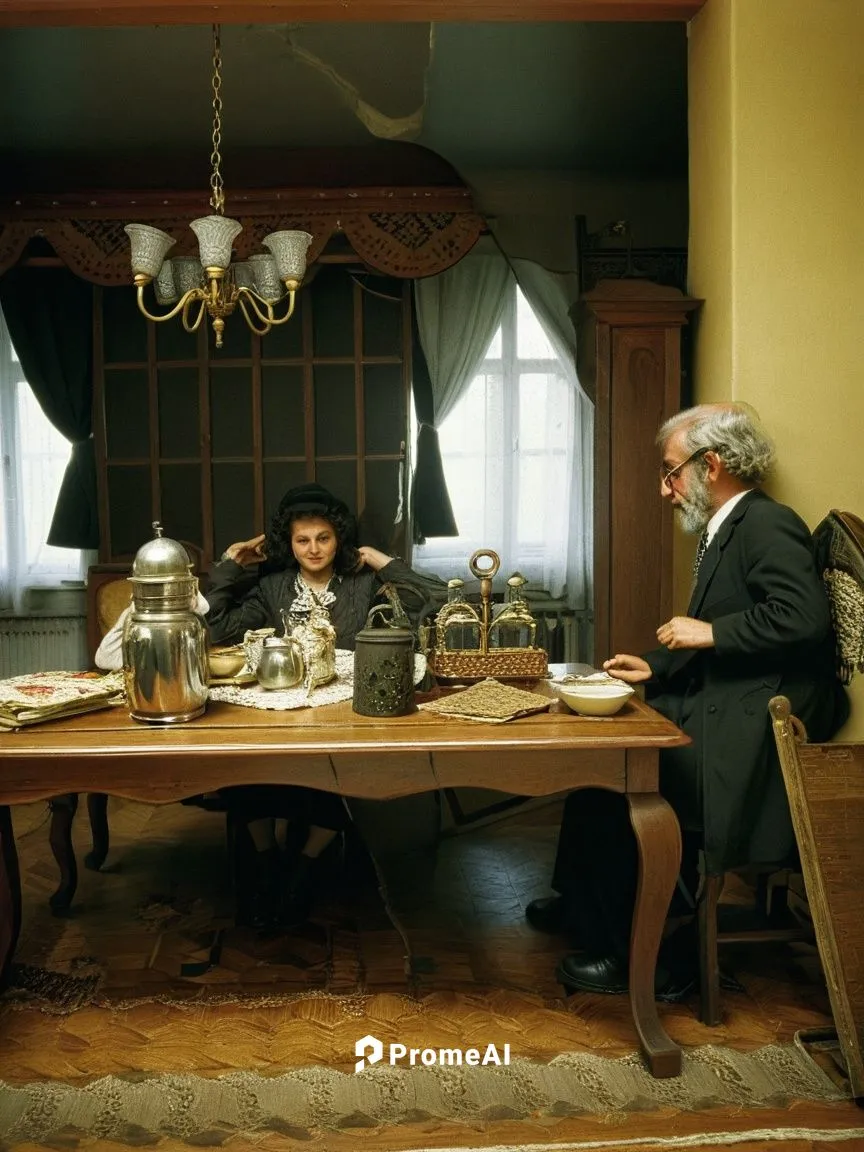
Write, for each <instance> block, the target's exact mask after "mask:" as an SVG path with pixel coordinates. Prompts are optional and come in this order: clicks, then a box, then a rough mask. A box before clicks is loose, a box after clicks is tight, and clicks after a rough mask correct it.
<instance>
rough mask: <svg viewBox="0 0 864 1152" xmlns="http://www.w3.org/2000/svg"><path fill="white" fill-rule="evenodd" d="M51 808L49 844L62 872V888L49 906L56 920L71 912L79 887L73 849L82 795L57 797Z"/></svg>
mask: <svg viewBox="0 0 864 1152" xmlns="http://www.w3.org/2000/svg"><path fill="white" fill-rule="evenodd" d="M48 806H49V808H50V809H51V832H50V835H49V837H48V842H49V844H50V845H51V851H52V852H53V853H54V859H55V860H56V861H57V867H58V868H59V869H60V886H59V887H58V888H57V891H56V892H54V893H53V894H52V895H51V896H50V897H49V898H48V904H49V906H50V908H51V911H52V912H53V914H54V915H55V916H62V915H63V914H64V913H65V912H68V911H69V907H70V905H71V903H72V900H73V899H74V897H75V889H76V888H77V887H78V865H77V863H76V862H75V849H74V848H73V847H72V821H73V820H74V819H75V813H76V811H77V810H78V793H77V792H67V793H66V795H65V796H55V797H54V798H53V799H52V800H49V801H48Z"/></svg>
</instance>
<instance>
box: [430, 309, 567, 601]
mask: <svg viewBox="0 0 864 1152" xmlns="http://www.w3.org/2000/svg"><path fill="white" fill-rule="evenodd" d="M512 305H513V306H511V307H508V308H506V309H505V312H504V317H503V320H502V326H501V329H500V330H499V332H498V333H497V334H496V337H495V340H494V341H493V342H492V346H491V347H490V349H489V352H488V355H487V358H486V360H485V361H484V364H483V369H484V371H483V372H482V373H480V374H478V376H477V377H475V379H474V380H473V381H472V382H471V385H470V386H469V387H468V389H467V390H466V392H465V393H464V395H463V396H462V397H461V399H460V400H459V402H458V403H457V405H456V407H455V408H454V409H453V411H452V412H451V413H450V414H449V415H448V416H447V418H446V420H445V421H444V422H443V424H442V427H441V428H440V429H439V444H440V447H441V455H442V461H443V465H444V473H445V476H446V478H447V487H448V491H449V495H450V500H451V504H452V507H453V514H454V516H455V518H456V523H457V526H458V528H459V536H458V537H454V538H439V539H432V540H429V541H427V543H426V544H425V545H423V546H422V547H420V548H416V549H415V551H414V564H415V566H416V567H417V568H419V569H420V570H421V571H422V570H426V571H432V572H436V573H437V574H438V575H440V576H443V577H445V578H448V577H450V576H454V575H457V574H458V575H461V576H463V578H464V577H465V576H466V568H467V562H468V559H469V557H470V555H471V553H472V552H473V551H475V550H476V549H477V548H481V547H483V548H492V549H494V550H495V551H496V552H497V553H498V554H499V556H500V558H501V569H500V571H499V575H498V576H497V577H496V579H495V591H496V592H497V593H502V592H503V591H504V582H505V580H506V578H507V576H508V575H509V574H510V573H511V572H513V571H515V570H517V569H518V570H519V571H521V572H522V573H523V575H525V576H526V577H527V579H528V581H529V591H536V590H539V589H541V588H542V589H545V590H546V591H548V592H549V593H550V594H551V595H553V596H560V595H561V594H562V592H563V591H564V586H565V583H566V580H567V554H568V534H569V533H570V532H571V531H573V530H575V531H580V530H581V528H580V526H578V525H575V526H574V525H572V524H571V522H570V519H571V518H570V511H571V490H572V483H573V469H574V461H573V452H574V419H575V406H574V403H573V396H572V385H571V384H570V383H569V382H568V380H567V378H566V376H564V375H563V374H560V370H559V366H558V362H557V358H556V357H555V355H554V353H553V350H552V348H551V346H550V344H549V342H548V340H547V339H546V337H545V335H544V333H543V331H542V329H541V327H540V325H539V323H538V321H537V320H536V318H535V317H534V316H533V315H532V314H531V310H530V308H529V306H528V304H527V302H526V301H525V299H524V297H522V296H521V294H520V295H519V296H518V297H514V299H513V301H512ZM517 348H518V354H517ZM538 361H541V362H542V361H546V362H547V363H548V365H549V369H550V370H549V371H546V372H543V371H536V368H537V367H538V366H539V365H538ZM527 368H531V369H535V370H534V371H526V370H525V369H527Z"/></svg>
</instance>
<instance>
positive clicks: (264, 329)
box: [237, 289, 270, 336]
mask: <svg viewBox="0 0 864 1152" xmlns="http://www.w3.org/2000/svg"><path fill="white" fill-rule="evenodd" d="M244 294H245V293H244V290H243V289H241V290H240V295H239V296H238V298H237V303H238V304H239V305H240V311H241V312H242V313H243V319H244V320H245V321H246V323H247V324H248V325H249V327H250V328H251V329H252V331H253V332H254V333H255V335H256V336H266V335H267V333H268V332H269V331H270V321H269V320H267V319H266V318H265V317H264V316H262V315H261V313H260V312H259V310H258V308H257V307H255V301H254V300H250V303H251V304H252V307H253V309H254V311H255V315H256V316H258V318H259V319H260V320H261V321H262V324H261V327H260V328H258V327H256V325H255V321H254V319H253V318H252V316H251V315H250V313H249V309H248V307H247V304H246V300H245V299H244Z"/></svg>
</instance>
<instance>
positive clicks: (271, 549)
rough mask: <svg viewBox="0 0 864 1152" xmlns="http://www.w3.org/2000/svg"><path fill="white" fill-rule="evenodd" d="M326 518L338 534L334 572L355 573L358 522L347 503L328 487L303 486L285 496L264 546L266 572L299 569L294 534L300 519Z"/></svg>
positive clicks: (340, 574) (342, 574)
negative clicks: (293, 547)
mask: <svg viewBox="0 0 864 1152" xmlns="http://www.w3.org/2000/svg"><path fill="white" fill-rule="evenodd" d="M314 519H319V520H326V521H327V523H328V524H329V525H330V526H331V527H332V529H333V531H334V532H335V533H336V541H337V547H336V555H335V557H334V559H333V571H334V572H335V573H336V575H337V576H344V575H345V574H346V573H348V572H353V571H354V569H355V568H356V567H357V564H358V561H359V556H358V554H357V521H356V520H355V518H354V516H352V514H351V513H350V512H349V511H348V508H347V506H346V505H345V504H343V503H342V501H341V500H339V499H338V498H337V497H336V496H333V495H332V493H330V492H328V491H327V490H326V488H321V487H319V486H318V485H311V484H309V485H303V486H302V487H300V488H294V489H292V490H291V491H290V492H288V493H286V495H285V496H284V497H283V498H282V502H281V503H280V505H279V508H278V509H277V511H276V514H275V515H274V517H273V519H272V520H271V521H270V526H269V528H268V529H267V539H266V540H265V543H264V548H265V551H266V554H267V561H266V565H265V569H266V571H269V572H276V571H279V570H284V569H286V568H288V569H291V568H294V569H296V568H299V565H298V563H297V560H296V559H295V556H294V552H293V550H292V548H291V535H292V532H293V530H294V525H295V524H296V523H297V521H298V520H314Z"/></svg>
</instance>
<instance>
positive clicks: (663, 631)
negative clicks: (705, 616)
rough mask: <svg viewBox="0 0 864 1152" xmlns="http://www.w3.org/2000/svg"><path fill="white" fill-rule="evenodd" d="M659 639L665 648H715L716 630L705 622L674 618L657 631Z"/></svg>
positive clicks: (679, 617) (685, 617)
mask: <svg viewBox="0 0 864 1152" xmlns="http://www.w3.org/2000/svg"><path fill="white" fill-rule="evenodd" d="M657 639H658V640H659V641H660V643H661V644H662V645H663V646H664V647H665V648H670V649H675V648H713V647H714V629H713V628H712V626H711V625H710V624H709V623H708V622H707V621H705V620H695V619H694V618H693V617H692V616H673V617H672V619H671V620H669V621H667V622H666V623H665V624H661V625H660V627H659V628H658V629H657Z"/></svg>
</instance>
